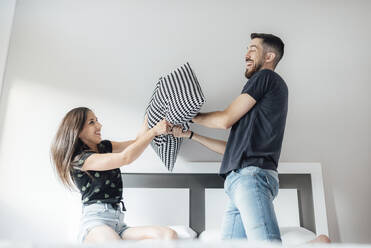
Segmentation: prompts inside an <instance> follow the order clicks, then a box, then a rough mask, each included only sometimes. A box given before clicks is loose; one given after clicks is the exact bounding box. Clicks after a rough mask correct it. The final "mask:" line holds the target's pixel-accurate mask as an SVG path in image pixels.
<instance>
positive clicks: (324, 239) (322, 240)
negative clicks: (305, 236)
mask: <svg viewBox="0 0 371 248" xmlns="http://www.w3.org/2000/svg"><path fill="white" fill-rule="evenodd" d="M308 243H331V240H330V239H329V237H327V236H326V235H324V234H321V235H319V236H318V237H316V238H315V239H313V240H311V241H309V242H308Z"/></svg>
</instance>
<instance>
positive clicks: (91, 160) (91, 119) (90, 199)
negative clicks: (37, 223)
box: [51, 107, 177, 243]
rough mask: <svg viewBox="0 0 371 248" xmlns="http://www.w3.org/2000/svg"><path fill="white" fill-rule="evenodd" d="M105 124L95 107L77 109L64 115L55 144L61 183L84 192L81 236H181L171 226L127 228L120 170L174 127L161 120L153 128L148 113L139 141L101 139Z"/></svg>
mask: <svg viewBox="0 0 371 248" xmlns="http://www.w3.org/2000/svg"><path fill="white" fill-rule="evenodd" d="M101 128H102V125H101V124H100V123H99V122H98V119H97V117H96V116H95V114H94V113H93V111H91V110H90V109H88V108H85V107H79V108H74V109H72V110H71V111H69V112H68V113H67V114H66V116H65V117H64V118H63V120H62V123H61V125H60V126H59V129H58V131H57V134H56V136H55V139H54V141H53V143H52V146H51V156H52V160H53V164H54V166H55V168H56V171H57V174H58V176H59V178H60V179H61V181H62V183H63V184H64V185H65V186H67V187H68V188H70V189H72V188H75V187H76V188H78V189H79V191H80V193H81V195H82V202H83V216H82V222H81V230H80V235H79V238H80V240H81V241H82V242H85V243H92V242H103V241H110V240H121V239H125V240H140V239H176V238H177V235H176V232H175V231H174V230H172V229H170V228H168V227H156V226H146V227H128V226H127V225H126V224H125V223H124V221H123V218H124V213H123V212H122V210H123V211H124V210H125V207H124V204H123V202H122V179H121V173H120V169H119V168H120V167H121V166H123V165H128V164H130V163H131V162H133V161H134V160H135V159H137V158H138V157H139V156H140V155H141V154H142V152H143V151H144V150H145V148H146V147H147V146H148V144H149V143H150V142H151V141H152V139H153V138H154V137H155V136H157V135H161V134H167V133H169V131H170V129H171V125H170V124H169V123H168V122H167V121H166V120H162V121H161V122H159V123H158V124H157V125H156V126H155V127H153V128H152V129H148V126H147V117H146V118H145V120H144V123H143V125H142V128H141V130H140V132H139V133H138V135H137V137H136V139H135V140H129V141H123V142H114V141H109V140H103V141H102V139H101ZM120 203H121V204H122V210H121V208H120Z"/></svg>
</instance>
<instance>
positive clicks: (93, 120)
mask: <svg viewBox="0 0 371 248" xmlns="http://www.w3.org/2000/svg"><path fill="white" fill-rule="evenodd" d="M101 128H102V125H101V124H100V123H99V122H98V118H97V117H96V116H95V114H94V113H93V112H92V111H89V112H88V113H87V116H86V121H85V123H84V127H83V128H82V130H81V133H80V135H79V138H80V139H81V140H82V141H83V142H84V143H85V144H86V145H88V146H89V147H90V148H92V147H94V148H95V147H96V145H97V144H99V143H100V142H101V140H102V138H101V133H100V131H101Z"/></svg>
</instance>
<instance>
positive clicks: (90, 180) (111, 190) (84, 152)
mask: <svg viewBox="0 0 371 248" xmlns="http://www.w3.org/2000/svg"><path fill="white" fill-rule="evenodd" d="M80 143H81V144H79V146H78V148H77V149H76V151H75V154H74V156H73V157H74V159H73V162H72V166H73V170H72V173H71V176H72V179H73V181H74V183H75V185H76V186H77V188H78V189H79V190H80V193H81V199H82V202H83V204H86V205H88V204H92V203H119V202H120V201H121V200H122V179H121V171H120V169H113V170H106V171H93V170H89V171H82V170H81V168H82V166H83V164H84V162H85V160H86V159H87V158H88V157H89V156H90V155H92V154H94V153H95V152H94V151H92V150H90V149H89V147H88V146H87V145H85V144H83V143H82V142H80ZM97 148H98V152H99V153H111V152H112V143H111V141H109V140H103V141H101V142H100V143H99V144H98V146H97Z"/></svg>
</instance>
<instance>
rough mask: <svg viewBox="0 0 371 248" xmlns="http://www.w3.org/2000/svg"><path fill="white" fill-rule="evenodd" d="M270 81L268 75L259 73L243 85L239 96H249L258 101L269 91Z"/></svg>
mask: <svg viewBox="0 0 371 248" xmlns="http://www.w3.org/2000/svg"><path fill="white" fill-rule="evenodd" d="M270 81H271V80H269V73H266V72H264V73H260V74H259V75H257V76H256V77H254V78H252V79H250V80H249V81H248V82H247V83H246V84H245V86H244V87H243V89H242V92H241V94H249V95H250V96H251V97H252V98H254V99H255V101H259V100H260V99H261V98H262V97H263V96H264V95H265V94H266V93H267V92H268V91H269V89H270Z"/></svg>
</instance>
